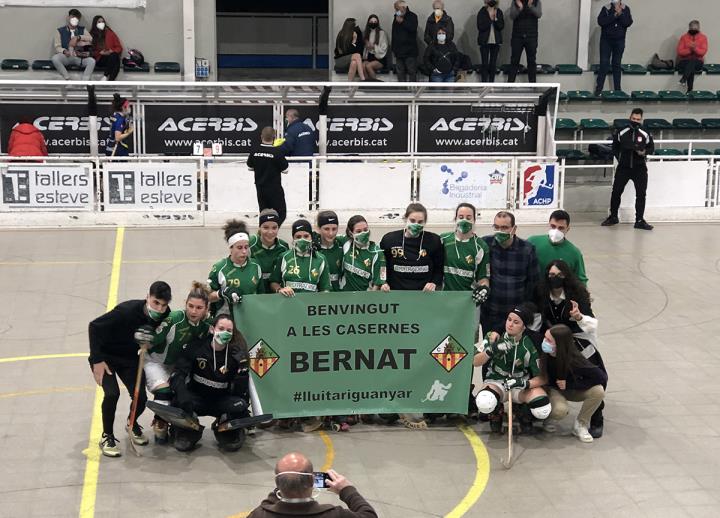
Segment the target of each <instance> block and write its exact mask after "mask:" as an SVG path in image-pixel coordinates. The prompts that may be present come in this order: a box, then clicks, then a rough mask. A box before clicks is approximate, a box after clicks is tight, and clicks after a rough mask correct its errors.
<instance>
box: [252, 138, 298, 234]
mask: <svg viewBox="0 0 720 518" xmlns="http://www.w3.org/2000/svg"><path fill="white" fill-rule="evenodd" d="M260 139H261V140H262V143H261V144H260V147H258V148H257V149H255V151H253V152H252V153H250V156H249V157H248V160H247V166H248V168H249V169H251V170H252V171H254V172H255V190H256V191H257V200H258V207H259V210H260V211H261V212H262V211H263V210H265V209H275V210H276V211H277V213H278V215H279V216H280V221H279V222H278V225H282V223H283V221H285V215H286V214H287V206H286V204H285V191H284V190H283V186H282V179H281V176H280V174H281V173H284V172H287V170H288V167H289V165H288V161H287V160H286V159H285V156H284V154H283V151H282V150H281V149H280V147H277V146H273V141H274V140H275V130H274V129H272V128H271V127H266V128H263V130H262V132H261V134H260Z"/></svg>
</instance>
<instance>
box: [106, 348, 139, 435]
mask: <svg viewBox="0 0 720 518" xmlns="http://www.w3.org/2000/svg"><path fill="white" fill-rule="evenodd" d="M108 367H109V368H110V370H111V371H112V375H110V374H107V373H105V376H103V380H102V389H103V392H104V393H105V397H104V398H103V402H102V421H103V433H106V434H112V433H113V424H114V423H115V410H116V409H117V402H118V399H120V386H119V385H118V382H117V379H118V377H119V378H120V380H121V381H122V382H123V385H125V387H126V388H127V390H128V394H130V399H131V400H132V396H133V392H134V390H135V376H136V375H137V368H138V364H137V362H122V363H118V362H113V363H108ZM145 403H147V393H146V392H145V374H144V373H143V375H142V379H141V380H140V392H139V396H138V407H137V413H136V415H135V422H137V418H138V417H139V416H140V414H142V413H143V411H144V410H145ZM130 408H132V401H130ZM129 417H130V412H129V411H128V418H129Z"/></svg>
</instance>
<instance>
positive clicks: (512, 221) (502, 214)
mask: <svg viewBox="0 0 720 518" xmlns="http://www.w3.org/2000/svg"><path fill="white" fill-rule="evenodd" d="M495 217H496V218H510V225H512V226H513V227H514V226H515V214H513V213H512V212H508V211H506V210H501V211H500V212H498V213H497V214H495Z"/></svg>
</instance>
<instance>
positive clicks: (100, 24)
mask: <svg viewBox="0 0 720 518" xmlns="http://www.w3.org/2000/svg"><path fill="white" fill-rule="evenodd" d="M96 27H97V28H98V29H99V30H101V31H104V30H105V22H98V23H97V25H96Z"/></svg>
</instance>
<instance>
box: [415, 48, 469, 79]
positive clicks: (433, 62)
mask: <svg viewBox="0 0 720 518" xmlns="http://www.w3.org/2000/svg"><path fill="white" fill-rule="evenodd" d="M461 60H462V55H461V54H460V52H458V49H457V47H456V46H455V44H454V43H453V42H452V41H451V42H450V43H445V44H443V45H440V44H439V43H432V44H430V45H428V46H427V48H426V49H425V57H424V58H423V64H424V65H425V68H427V71H428V73H432V72H433V71H434V70H435V69H437V70H438V71H439V72H440V73H441V74H449V73H451V72H457V71H458V70H459V69H460V61H461Z"/></svg>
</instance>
